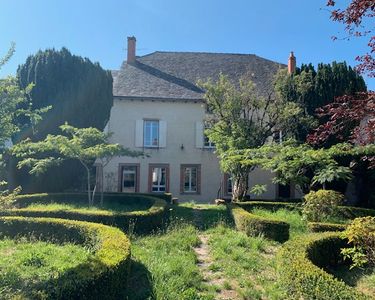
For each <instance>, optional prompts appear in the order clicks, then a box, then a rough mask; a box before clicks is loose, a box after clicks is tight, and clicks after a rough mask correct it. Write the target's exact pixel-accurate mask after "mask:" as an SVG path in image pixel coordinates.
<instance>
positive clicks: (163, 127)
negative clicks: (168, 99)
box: [159, 121, 167, 148]
mask: <svg viewBox="0 0 375 300" xmlns="http://www.w3.org/2000/svg"><path fill="white" fill-rule="evenodd" d="M159 147H160V148H165V147H167V122H166V121H159Z"/></svg>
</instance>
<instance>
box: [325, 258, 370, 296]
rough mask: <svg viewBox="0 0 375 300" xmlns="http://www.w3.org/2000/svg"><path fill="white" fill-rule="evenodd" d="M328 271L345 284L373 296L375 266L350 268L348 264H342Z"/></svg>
mask: <svg viewBox="0 0 375 300" xmlns="http://www.w3.org/2000/svg"><path fill="white" fill-rule="evenodd" d="M329 271H330V273H332V274H333V275H334V276H335V277H337V278H339V279H342V280H343V281H344V282H345V283H346V284H348V285H350V286H352V287H355V288H356V289H357V290H359V291H360V292H362V293H364V294H367V295H368V296H370V297H372V298H375V268H364V269H363V268H354V269H352V270H350V269H349V266H345V265H344V266H338V267H335V268H330V269H329Z"/></svg>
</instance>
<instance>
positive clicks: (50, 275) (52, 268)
mask: <svg viewBox="0 0 375 300" xmlns="http://www.w3.org/2000/svg"><path fill="white" fill-rule="evenodd" d="M90 257H91V253H90V252H89V251H88V250H87V249H85V248H84V247H81V246H78V245H73V244H64V245H57V244H52V243H47V242H42V241H32V242H30V241H27V240H26V239H19V240H11V239H3V240H0V297H1V299H14V297H15V298H17V297H16V295H22V296H24V297H26V298H27V299H35V298H39V297H42V295H40V294H39V292H38V290H39V291H40V290H41V287H43V286H44V285H45V284H47V283H48V281H49V280H53V279H56V278H58V277H59V276H61V275H62V274H64V272H66V271H67V270H69V269H72V268H74V267H77V266H78V265H80V264H81V263H84V262H86V261H87V260H88V259H90Z"/></svg>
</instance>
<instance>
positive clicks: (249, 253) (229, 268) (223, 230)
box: [207, 225, 285, 299]
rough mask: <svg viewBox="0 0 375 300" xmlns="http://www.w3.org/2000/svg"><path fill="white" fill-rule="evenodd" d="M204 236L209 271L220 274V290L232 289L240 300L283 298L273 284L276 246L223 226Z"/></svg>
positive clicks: (275, 284) (274, 281)
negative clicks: (209, 253)
mask: <svg viewBox="0 0 375 300" xmlns="http://www.w3.org/2000/svg"><path fill="white" fill-rule="evenodd" d="M207 233H208V234H209V245H210V246H211V256H212V258H213V264H212V267H211V270H212V271H213V272H219V273H221V274H223V275H224V277H225V278H226V282H224V288H225V286H227V287H229V286H230V288H232V289H235V290H236V291H237V294H238V295H239V296H240V297H241V298H242V299H285V293H284V290H283V289H282V288H281V287H280V286H279V285H278V284H277V283H276V279H277V278H276V266H275V264H276V263H275V259H274V252H275V251H277V249H278V248H279V247H280V244H278V243H276V242H271V241H267V240H265V239H263V238H262V237H248V236H246V234H244V233H242V232H238V231H236V230H235V229H232V228H229V227H228V226H226V225H218V226H216V227H215V228H212V229H210V230H208V231H207ZM228 280H229V281H228ZM228 282H230V284H228ZM228 285H229V286H228Z"/></svg>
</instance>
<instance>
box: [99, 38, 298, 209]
mask: <svg viewBox="0 0 375 300" xmlns="http://www.w3.org/2000/svg"><path fill="white" fill-rule="evenodd" d="M127 48H128V52H127V60H126V61H125V62H124V63H123V64H122V66H121V69H120V70H118V71H113V78H114V85H113V95H114V104H113V107H112V110H111V115H110V119H109V121H108V124H107V127H106V130H107V131H108V132H112V133H113V135H112V137H111V142H114V143H120V144H122V145H124V146H125V147H128V148H130V149H134V150H144V152H145V153H147V154H148V155H149V157H146V158H129V157H116V158H113V159H112V160H111V162H110V163H109V164H108V165H107V166H105V167H104V170H103V172H104V182H103V186H104V190H105V191H119V192H151V193H162V192H171V193H172V194H173V196H175V197H178V198H179V199H182V200H191V199H193V200H196V201H205V202H207V201H211V200H213V199H215V198H217V197H218V195H220V196H225V197H230V194H231V189H232V186H231V179H230V176H229V175H228V174H223V173H222V172H221V171H220V168H219V161H218V158H217V156H216V155H215V152H214V150H215V145H214V144H213V143H211V142H210V140H209V139H208V138H207V137H206V136H205V135H204V127H205V125H204V124H205V123H204V120H205V117H206V113H207V112H206V105H205V102H204V100H203V95H204V91H203V90H202V89H201V88H199V87H198V86H197V80H199V79H200V80H207V79H209V78H211V79H212V80H215V79H217V78H218V76H219V74H220V73H223V74H226V75H227V76H228V77H229V78H230V79H231V80H233V82H238V80H239V78H241V77H243V76H244V75H247V76H250V77H251V79H252V80H253V81H254V83H255V84H256V88H257V90H258V92H259V93H260V94H262V95H265V96H266V95H267V94H268V93H269V92H270V91H272V84H271V83H272V79H273V76H274V74H275V73H276V72H277V70H278V69H279V68H285V67H286V65H283V64H280V63H277V62H273V61H270V60H267V59H264V58H261V57H259V56H256V55H253V54H225V53H193V52H159V51H157V52H154V53H151V54H148V55H144V56H140V57H138V56H136V39H135V38H134V37H129V38H128V47H127ZM293 68H295V58H294V56H293V55H292V56H291V58H290V59H289V69H290V70H292V69H293ZM271 179H272V176H271V174H270V173H269V172H267V171H264V170H261V169H257V170H255V171H254V172H252V174H251V176H250V178H249V187H251V186H253V185H255V184H267V186H268V189H267V192H266V193H265V194H263V195H262V196H261V197H259V198H267V199H274V198H276V197H279V196H285V197H294V195H293V193H294V190H293V189H292V190H291V189H290V187H283V188H279V187H278V186H276V185H274V184H273V183H272V181H271Z"/></svg>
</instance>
